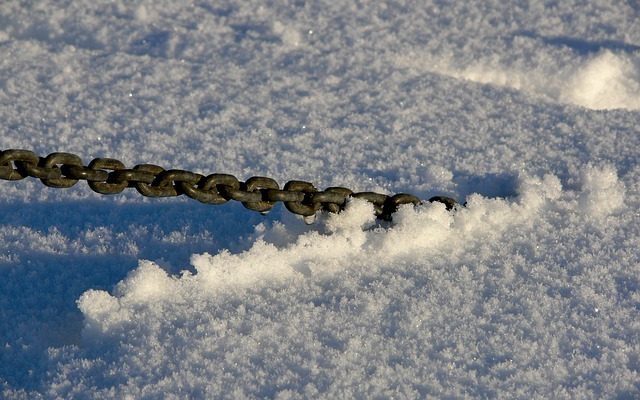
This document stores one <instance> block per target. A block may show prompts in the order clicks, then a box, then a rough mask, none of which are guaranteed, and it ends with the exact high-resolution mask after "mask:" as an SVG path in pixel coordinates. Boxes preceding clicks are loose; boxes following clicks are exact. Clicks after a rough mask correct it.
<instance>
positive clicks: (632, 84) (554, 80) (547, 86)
mask: <svg viewBox="0 0 640 400" xmlns="http://www.w3.org/2000/svg"><path fill="white" fill-rule="evenodd" d="M549 62H551V60H549ZM435 65H439V67H438V68H436V69H435V71H434V72H438V73H442V74H445V75H449V76H453V77H456V78H461V79H468V80H470V81H473V82H479V83H484V84H492V85H497V86H505V87H510V88H513V89H516V90H522V91H524V92H527V93H531V94H535V95H539V96H543V97H546V98H549V99H551V100H553V101H559V102H563V103H571V104H576V105H579V106H582V107H586V108H590V109H595V110H608V109H628V110H637V109H640V58H639V57H638V56H634V55H628V54H617V53H613V52H611V51H608V50H605V51H602V52H600V53H598V54H596V55H594V56H592V57H589V58H587V59H585V60H581V61H579V62H576V64H574V65H566V66H558V65H552V64H549V65H548V66H546V67H532V68H526V67H522V66H519V67H514V66H505V65H503V64H501V63H500V62H497V61H489V60H481V61H478V62H477V63H475V64H472V65H469V66H466V67H462V68H460V67H458V66H455V65H454V64H453V63H451V62H447V61H445V62H440V63H436V64H435Z"/></svg>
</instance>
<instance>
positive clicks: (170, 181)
mask: <svg viewBox="0 0 640 400" xmlns="http://www.w3.org/2000/svg"><path fill="white" fill-rule="evenodd" d="M28 176H30V177H33V178H38V179H40V180H41V181H42V183H43V184H44V185H46V186H49V187H53V188H69V187H71V186H73V185H75V184H76V183H78V181H80V180H83V181H87V183H88V185H89V187H90V188H91V189H92V190H93V191H95V192H97V193H101V194H116V193H120V192H122V191H123V190H124V189H125V188H135V189H136V190H137V191H138V192H139V193H140V194H142V195H143V196H147V197H171V196H180V195H186V196H188V197H190V198H192V199H195V200H198V201H200V202H202V203H206V204H223V203H226V202H227V201H229V200H236V201H239V202H241V203H242V205H243V206H245V207H246V208H248V209H250V210H255V211H258V212H261V213H267V212H268V211H269V210H271V209H272V208H273V206H274V205H275V204H276V203H277V202H283V203H284V205H285V207H286V208H287V209H288V210H289V211H291V212H292V213H294V214H298V215H302V216H305V217H310V216H313V215H315V214H316V212H317V211H319V210H324V211H328V212H331V213H338V212H340V211H341V210H343V209H344V206H345V204H346V202H347V199H348V198H349V197H353V198H358V199H364V200H366V201H368V202H370V203H372V204H373V206H374V208H375V213H376V216H378V218H381V219H385V220H390V219H391V214H393V213H394V212H395V211H396V210H397V209H398V207H399V206H400V205H402V204H414V205H417V204H420V203H422V201H421V200H420V199H419V198H418V197H416V196H414V195H411V194H407V193H398V194H396V195H393V196H388V195H385V194H381V193H375V192H357V193H356V192H353V191H352V190H350V189H347V188H344V187H329V188H326V189H325V190H318V189H316V188H315V187H314V186H313V184H311V183H310V182H304V181H296V180H294V181H289V182H287V183H286V184H285V185H284V187H283V188H282V189H280V186H279V185H278V182H276V181H275V180H273V179H271V178H266V177H262V176H254V177H251V178H249V179H247V180H246V181H245V182H242V181H240V180H238V178H236V177H235V176H233V175H228V174H210V175H206V176H205V175H201V174H198V173H195V172H191V171H185V170H181V169H169V170H165V169H164V168H162V167H159V166H157V165H153V164H139V165H136V166H134V167H133V168H126V167H125V165H124V164H123V163H122V162H121V161H118V160H115V159H113V158H96V159H94V160H92V161H91V162H90V163H89V165H84V164H83V162H82V159H81V158H80V157H79V156H77V155H75V154H70V153H51V154H49V155H48V156H46V157H39V156H38V155H36V154H35V153H33V152H32V151H29V150H15V149H11V150H3V151H1V152H0V179H4V180H9V181H15V180H20V179H24V178H26V177H28ZM429 201H430V202H434V201H437V202H441V203H444V204H445V206H446V208H447V210H451V209H452V208H454V207H455V206H456V205H457V204H458V203H457V202H456V201H455V200H453V199H451V198H449V197H444V196H435V197H432V198H430V199H429Z"/></svg>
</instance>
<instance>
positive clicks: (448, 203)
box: [429, 196, 458, 211]
mask: <svg viewBox="0 0 640 400" xmlns="http://www.w3.org/2000/svg"><path fill="white" fill-rule="evenodd" d="M433 202H438V203H442V204H444V206H445V208H446V209H447V211H451V210H453V209H454V208H456V206H457V205H458V202H457V201H455V200H454V199H452V198H451V197H446V196H433V197H432V198H430V199H429V203H433Z"/></svg>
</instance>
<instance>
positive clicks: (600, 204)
mask: <svg viewBox="0 0 640 400" xmlns="http://www.w3.org/2000/svg"><path fill="white" fill-rule="evenodd" d="M581 179H582V193H581V195H580V197H579V203H580V206H581V207H582V208H584V210H585V211H586V214H587V215H589V216H592V217H595V218H602V217H606V216H608V215H611V214H612V213H613V212H615V211H616V210H619V209H620V208H621V207H622V206H623V205H624V195H625V188H624V184H623V183H622V182H620V181H619V180H618V176H617V174H616V171H615V169H614V168H613V167H612V166H611V165H606V166H604V167H601V168H597V167H594V166H592V165H589V166H587V167H586V168H585V169H584V171H582V175H581Z"/></svg>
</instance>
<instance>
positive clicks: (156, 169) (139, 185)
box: [129, 164, 178, 197]
mask: <svg viewBox="0 0 640 400" xmlns="http://www.w3.org/2000/svg"><path fill="white" fill-rule="evenodd" d="M133 170H134V171H139V172H147V173H149V174H152V176H153V179H152V180H151V182H150V183H147V182H143V181H137V182H135V183H134V184H133V186H134V187H135V188H136V190H137V191H138V193H140V194H141V195H143V196H147V197H172V196H177V195H178V192H177V190H176V188H175V187H174V186H173V185H171V184H164V185H161V184H160V183H159V182H158V181H157V179H158V176H159V175H160V174H161V173H162V172H164V168H162V167H160V166H158V165H153V164H140V165H136V166H135V167H133ZM129 185H131V179H129Z"/></svg>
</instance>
